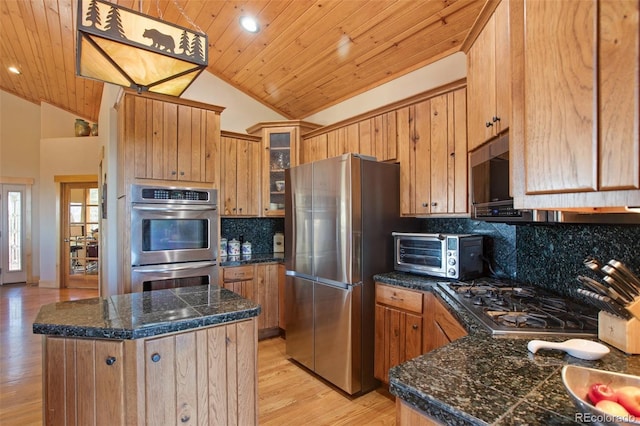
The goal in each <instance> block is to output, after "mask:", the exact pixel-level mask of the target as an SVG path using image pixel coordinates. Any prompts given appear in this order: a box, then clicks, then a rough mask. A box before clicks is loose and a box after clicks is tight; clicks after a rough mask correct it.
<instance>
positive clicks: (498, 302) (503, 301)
mask: <svg viewBox="0 0 640 426" xmlns="http://www.w3.org/2000/svg"><path fill="white" fill-rule="evenodd" d="M495 304H496V305H498V306H507V301H506V300H504V298H503V297H500V298H498V300H496V301H495Z"/></svg>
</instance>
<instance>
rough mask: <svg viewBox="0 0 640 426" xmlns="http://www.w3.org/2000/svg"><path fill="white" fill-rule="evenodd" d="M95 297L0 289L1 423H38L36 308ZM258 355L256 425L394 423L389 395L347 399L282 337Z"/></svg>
mask: <svg viewBox="0 0 640 426" xmlns="http://www.w3.org/2000/svg"><path fill="white" fill-rule="evenodd" d="M96 295H97V292H96V291H95V290H85V289H69V290H56V289H44V288H38V287H30V286H25V285H5V286H0V425H2V426H10V425H11V426H13V425H16V426H18V425H20V426H23V425H40V424H42V353H41V336H39V335H34V334H33V333H32V332H31V324H32V323H33V320H34V319H35V317H36V315H37V313H38V310H39V309H40V307H41V306H42V305H45V304H48V303H54V302H58V301H63V300H75V299H84V298H89V297H95V296H96ZM258 357H259V359H258V369H259V373H258V374H259V384H258V392H259V400H260V406H259V409H260V414H259V422H260V424H261V425H278V426H280V425H290V426H297V425H354V426H355V425H393V424H395V405H394V401H393V397H392V396H391V395H390V394H389V393H388V392H386V391H385V390H384V389H379V390H376V391H373V392H369V393H368V394H366V395H363V396H360V397H358V398H351V397H349V396H348V395H346V394H344V393H342V392H340V391H338V390H336V389H335V388H334V387H332V386H331V385H329V384H327V383H326V382H324V381H322V380H321V379H319V378H317V377H314V376H312V375H311V374H310V373H309V372H307V371H306V370H304V369H302V367H300V366H298V365H296V364H295V363H293V362H291V361H289V360H288V359H287V357H286V354H285V341H284V340H283V339H281V338H273V339H269V340H264V341H261V342H260V343H259V345H258Z"/></svg>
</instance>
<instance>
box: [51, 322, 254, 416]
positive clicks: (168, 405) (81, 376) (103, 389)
mask: <svg viewBox="0 0 640 426" xmlns="http://www.w3.org/2000/svg"><path fill="white" fill-rule="evenodd" d="M257 335H258V328H257V319H256V318H253V319H250V320H244V321H238V322H233V323H227V324H224V325H218V326H214V327H207V328H201V329H197V330H192V331H189V332H183V333H175V334H169V335H162V336H161V337H154V338H148V339H137V340H124V341H123V340H98V339H82V338H64V337H52V336H44V337H43V354H44V359H43V380H44V386H43V393H44V395H43V402H44V404H43V405H44V407H43V418H44V419H45V422H44V423H45V425H70V424H82V425H102V424H105V425H106V424H108V425H146V424H242V425H251V424H253V425H256V424H257V423H258V420H257V419H258V386H257V354H258V352H257V348H258V346H257Z"/></svg>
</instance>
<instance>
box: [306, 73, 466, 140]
mask: <svg viewBox="0 0 640 426" xmlns="http://www.w3.org/2000/svg"><path fill="white" fill-rule="evenodd" d="M466 85H467V79H466V78H462V79H460V80H456V81H453V82H451V83H448V84H445V85H443V86H438V87H436V88H434V89H431V90H427V91H426V92H422V93H419V94H417V95H414V96H411V97H410V98H406V99H403V100H401V101H397V102H394V103H392V104H388V105H385V106H382V107H380V108H376V109H374V110H371V111H368V112H365V113H362V114H359V115H355V116H353V117H350V118H347V119H346V120H342V121H339V122H337V123H333V124H330V125H328V126H324V127H320V128H318V129H315V130H312V131H310V132H308V133H305V134H304V135H303V136H302V139H303V140H306V139H308V138H312V137H314V136H318V135H322V134H324V133H328V132H330V131H332V130H335V129H339V128H341V127H346V126H349V125H351V124H356V123H359V122H361V121H363V120H366V119H369V118H373V117H375V116H378V115H380V114H384V113H387V112H391V111H397V110H399V109H400V108H404V107H406V106H410V105H413V104H416V103H418V102H422V101H424V100H427V99H431V98H433V97H435V96H438V95H441V94H443V93H447V92H450V91H453V90H456V89H460V88H462V87H465V86H466Z"/></svg>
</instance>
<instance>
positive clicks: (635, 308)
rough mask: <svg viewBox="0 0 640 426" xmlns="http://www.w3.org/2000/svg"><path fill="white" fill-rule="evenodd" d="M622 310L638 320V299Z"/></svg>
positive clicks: (639, 313) (639, 315)
mask: <svg viewBox="0 0 640 426" xmlns="http://www.w3.org/2000/svg"><path fill="white" fill-rule="evenodd" d="M624 308H625V309H626V310H627V312H629V313H630V314H631V315H633V316H634V317H636V318H637V319H638V320H640V297H639V298H638V299H637V300H636V301H635V302H633V303H630V304H628V305H627V306H625V307H624Z"/></svg>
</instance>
